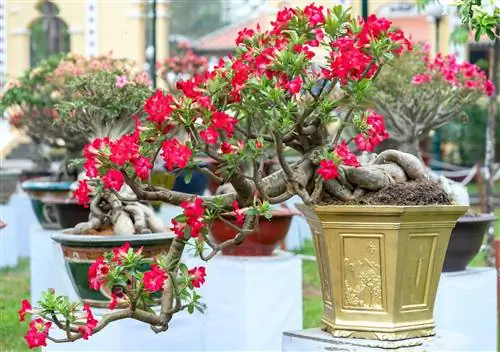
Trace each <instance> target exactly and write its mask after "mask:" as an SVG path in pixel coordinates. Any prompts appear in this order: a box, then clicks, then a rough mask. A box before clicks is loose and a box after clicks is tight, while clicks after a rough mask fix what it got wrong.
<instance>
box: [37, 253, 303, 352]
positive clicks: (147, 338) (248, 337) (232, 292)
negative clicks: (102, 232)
mask: <svg viewBox="0 0 500 352" xmlns="http://www.w3.org/2000/svg"><path fill="white" fill-rule="evenodd" d="M183 262H184V263H186V265H187V266H188V267H189V268H192V267H194V266H200V265H204V266H205V267H206V271H207V278H206V283H205V285H204V286H202V287H201V288H200V289H198V293H199V294H200V295H201V296H202V297H203V298H202V302H203V303H205V304H206V305H207V307H208V308H207V311H206V312H205V314H200V313H195V314H193V315H189V314H188V313H187V312H182V313H179V314H176V315H175V316H174V318H173V319H172V321H171V323H170V328H169V330H168V331H166V332H164V333H160V334H155V333H154V332H153V331H151V330H150V328H149V326H148V325H146V324H144V323H141V322H137V321H133V320H124V321H120V322H115V323H112V324H110V325H109V326H108V327H107V328H106V329H105V330H103V331H101V332H100V333H98V334H96V335H95V336H92V337H90V339H89V340H88V341H84V340H79V341H77V342H74V343H70V344H53V343H51V344H50V345H48V346H47V348H46V349H45V350H47V351H118V350H124V351H188V350H189V351H248V350H261V351H262V350H267V351H277V350H279V349H280V348H281V333H282V332H283V331H284V330H291V329H300V328H301V327H302V275H301V260H300V258H299V257H297V256H294V255H291V254H288V253H283V252H278V253H277V255H275V256H273V257H254V258H252V257H226V256H217V257H215V258H213V259H212V260H211V261H209V262H208V263H205V262H202V261H201V260H200V259H199V258H195V257H191V256H190V255H186V256H185V257H184V258H183ZM95 313H96V315H97V313H98V312H97V310H96V312H95ZM61 336H62V335H61Z"/></svg>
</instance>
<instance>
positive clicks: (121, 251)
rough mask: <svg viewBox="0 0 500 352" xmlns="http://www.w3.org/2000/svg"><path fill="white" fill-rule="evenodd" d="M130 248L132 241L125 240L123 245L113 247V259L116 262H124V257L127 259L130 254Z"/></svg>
mask: <svg viewBox="0 0 500 352" xmlns="http://www.w3.org/2000/svg"><path fill="white" fill-rule="evenodd" d="M129 249H130V243H128V242H125V243H124V244H123V245H122V246H121V247H118V248H113V259H112V260H113V261H114V262H115V263H118V264H120V263H122V259H125V258H126V257H127V256H128V252H129Z"/></svg>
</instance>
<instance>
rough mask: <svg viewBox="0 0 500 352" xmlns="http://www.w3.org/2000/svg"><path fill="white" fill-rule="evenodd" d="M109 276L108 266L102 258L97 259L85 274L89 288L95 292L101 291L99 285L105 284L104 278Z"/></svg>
mask: <svg viewBox="0 0 500 352" xmlns="http://www.w3.org/2000/svg"><path fill="white" fill-rule="evenodd" d="M108 274H109V266H108V265H107V264H106V262H105V261H104V257H99V258H97V259H96V261H95V262H93V263H92V264H91V265H90V267H89V269H88V273H87V277H88V280H89V284H90V288H91V289H93V290H96V291H99V290H100V289H101V285H102V284H103V283H104V282H106V277H107V275H108Z"/></svg>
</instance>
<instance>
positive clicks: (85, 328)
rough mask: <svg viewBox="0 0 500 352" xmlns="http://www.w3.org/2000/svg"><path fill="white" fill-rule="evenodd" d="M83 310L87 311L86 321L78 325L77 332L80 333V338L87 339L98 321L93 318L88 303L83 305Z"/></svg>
mask: <svg viewBox="0 0 500 352" xmlns="http://www.w3.org/2000/svg"><path fill="white" fill-rule="evenodd" d="M83 311H84V312H87V321H86V323H85V325H80V326H78V332H80V334H82V338H83V339H84V340H88V338H89V336H91V335H92V334H93V333H94V329H95V327H96V326H97V324H98V323H99V322H98V321H97V320H96V319H95V318H94V315H93V314H92V311H91V310H90V306H89V305H88V304H84V305H83Z"/></svg>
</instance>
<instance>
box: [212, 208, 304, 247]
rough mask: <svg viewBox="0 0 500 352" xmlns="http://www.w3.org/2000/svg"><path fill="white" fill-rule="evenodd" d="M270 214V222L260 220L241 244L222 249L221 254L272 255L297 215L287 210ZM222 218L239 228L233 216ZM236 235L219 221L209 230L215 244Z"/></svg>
mask: <svg viewBox="0 0 500 352" xmlns="http://www.w3.org/2000/svg"><path fill="white" fill-rule="evenodd" d="M272 214H273V217H272V218H271V219H270V220H267V219H265V218H261V219H260V220H259V228H258V230H257V231H256V232H253V233H251V234H249V235H248V237H247V238H245V241H243V243H241V244H240V245H236V246H230V247H227V248H224V249H223V250H222V254H224V255H233V256H270V255H272V254H273V251H274V249H275V248H276V246H277V245H278V244H279V243H280V242H283V240H284V239H285V237H286V235H287V233H288V230H289V228H290V224H291V222H292V217H293V216H294V215H297V214H298V213H297V212H293V211H291V210H290V209H288V208H282V209H277V210H273V211H272ZM222 216H223V217H224V219H226V220H228V221H230V222H231V223H232V224H234V225H236V226H239V225H238V223H237V222H236V217H235V216H234V215H233V214H224V215H222ZM236 234H237V232H236V230H235V229H233V228H232V227H230V226H229V225H228V224H226V223H225V222H224V221H222V220H220V219H216V220H214V221H213V223H212V227H211V229H210V237H211V238H212V240H213V241H214V242H215V243H217V244H219V243H222V242H224V241H227V240H229V239H232V238H234V236H236Z"/></svg>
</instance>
